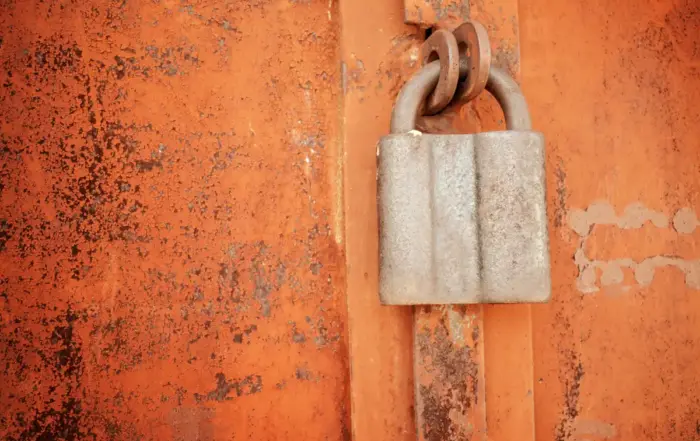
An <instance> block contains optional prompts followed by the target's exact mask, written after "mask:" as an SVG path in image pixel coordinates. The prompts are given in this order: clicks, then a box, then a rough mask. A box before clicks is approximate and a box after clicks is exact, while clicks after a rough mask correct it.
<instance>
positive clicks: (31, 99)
mask: <svg viewBox="0 0 700 441" xmlns="http://www.w3.org/2000/svg"><path fill="white" fill-rule="evenodd" d="M280 6H281V5H278V4H274V3H273V2H269V1H267V0H265V1H259V2H243V3H240V2H239V3H236V2H229V3H227V4H215V3H212V2H206V1H202V0H187V1H184V0H183V1H174V2H173V1H153V2H131V1H123V0H115V1H112V0H87V1H84V2H60V1H55V0H41V1H40V0H27V1H15V0H10V1H3V2H0V41H2V43H1V48H0V103H2V114H1V115H0V128H1V129H2V130H1V131H0V132H1V133H0V262H1V264H0V383H2V385H3V387H2V388H0V407H2V409H3V411H2V412H0V414H1V415H0V418H2V419H1V420H0V439H2V440H7V441H19V440H22V441H25V440H26V441H36V440H49V439H61V440H64V441H75V440H83V439H90V440H94V441H117V440H137V439H138V440H143V441H149V440H166V441H167V440H183V441H194V440H207V441H210V440H211V441H214V440H223V439H226V440H245V439H250V438H251V437H252V435H251V434H254V437H255V439H259V440H275V439H280V438H284V437H285V436H286V435H287V434H289V433H291V432H290V431H292V430H293V431H294V433H295V434H297V435H298V436H300V437H302V438H307V439H341V438H342V436H343V434H344V433H345V431H346V430H347V429H346V427H347V426H348V424H349V423H348V422H347V421H345V419H347V418H348V417H349V416H348V415H347V412H345V410H344V409H346V408H348V405H347V394H346V391H345V387H346V384H347V382H348V378H349V371H348V369H347V363H348V361H347V357H348V354H347V350H346V345H345V343H344V340H343V338H344V336H345V327H346V323H347V319H346V316H347V311H346V305H345V265H344V260H345V257H344V250H343V248H342V240H339V237H340V236H342V234H343V229H342V228H339V227H338V225H342V218H341V219H337V216H338V214H339V213H340V211H339V210H338V201H337V194H338V192H340V191H342V189H339V188H338V186H337V179H336V177H335V173H337V172H338V170H337V169H338V164H339V161H342V156H339V155H340V149H339V147H338V143H339V142H338V138H339V133H340V130H341V128H340V125H341V122H342V121H341V118H340V109H339V108H338V105H337V102H338V97H339V96H340V91H339V90H337V84H338V83H339V77H340V72H339V67H338V65H339V54H338V50H337V48H338V46H339V26H338V14H337V13H335V10H336V9H337V8H338V4H337V2H332V3H331V4H328V3H326V2H321V3H318V2H309V3H307V4H303V5H298V6H299V7H296V8H295V10H294V13H293V17H292V16H291V15H289V11H288V10H285V9H284V8H282V7H280ZM329 8H330V9H331V10H332V12H333V13H332V14H331V20H330V21H329V19H328V18H329ZM269 23H276V26H272V27H270V26H269ZM244 60H245V61H244ZM299 85H303V88H301V87H299ZM295 130H296V131H297V132H296V133H298V134H299V139H298V141H299V143H295V140H293V139H291V138H292V136H290V134H291V133H293V131H295ZM305 157H308V158H309V168H308V169H304V168H300V167H299V166H300V165H303V164H304V158H305ZM307 317H308V322H307V320H306V318H307ZM289 321H292V322H294V323H296V324H297V325H298V329H297V331H298V332H297V334H298V335H297V334H292V333H290V327H289V325H288V322H289ZM295 335H296V337H295ZM302 335H303V336H304V338H306V342H305V343H300V344H291V343H292V341H293V339H296V340H297V341H298V340H301V338H302V337H301V336H302ZM302 364H305V366H307V369H308V370H309V372H313V373H314V379H316V380H317V381H304V382H294V387H291V386H287V387H283V388H276V387H275V385H277V384H285V382H287V384H291V383H292V380H293V379H294V373H295V369H296V367H297V366H299V365H302ZM261 402H265V403H269V402H274V403H285V404H284V405H280V406H261V405H260V403H261ZM291 402H296V403H298V404H299V405H297V406H291V405H289V403H291ZM261 422H264V424H263V423H261Z"/></svg>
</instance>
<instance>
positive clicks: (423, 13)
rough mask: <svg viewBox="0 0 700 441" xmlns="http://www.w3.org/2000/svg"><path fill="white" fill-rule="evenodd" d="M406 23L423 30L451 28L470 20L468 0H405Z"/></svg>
mask: <svg viewBox="0 0 700 441" xmlns="http://www.w3.org/2000/svg"><path fill="white" fill-rule="evenodd" d="M403 5H404V21H405V22H406V23H409V24H414V25H418V26H420V27H423V28H428V27H431V26H436V25H438V26H440V27H444V28H450V27H454V26H456V25H458V24H459V23H462V22H464V21H465V20H467V19H468V18H469V1H468V0H404V1H403Z"/></svg>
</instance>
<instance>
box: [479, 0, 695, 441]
mask: <svg viewBox="0 0 700 441" xmlns="http://www.w3.org/2000/svg"><path fill="white" fill-rule="evenodd" d="M520 5H521V7H520V29H521V46H522V54H523V56H522V75H523V86H524V91H525V94H526V96H527V97H528V101H529V104H530V106H531V110H532V113H533V123H534V126H535V127H537V128H538V129H540V130H542V131H543V132H545V133H546V135H547V147H548V151H547V153H548V158H547V167H548V176H549V177H550V179H549V182H548V191H549V215H550V232H551V233H550V234H551V249H552V264H553V273H552V275H553V289H554V290H553V297H552V302H551V303H550V304H549V305H538V306H534V307H533V332H534V378H535V421H536V431H537V437H536V438H537V439H538V440H556V441H565V440H581V441H583V440H607V439H609V440H630V441H631V440H655V441H660V440H669V441H670V440H680V439H697V437H698V427H700V398H698V397H699V396H700V365H698V363H697V359H698V357H697V355H698V350H697V348H698V345H699V344H700V327H699V326H698V322H699V321H700V296H699V295H698V294H699V293H698V285H697V279H696V276H695V273H696V271H697V270H696V267H697V263H696V262H697V260H698V259H700V253H699V250H698V246H697V244H698V239H699V238H700V231H698V230H697V229H696V228H695V226H696V222H697V218H696V216H695V213H696V212H697V210H698V209H700V196H699V195H700V192H699V191H698V190H699V188H700V176H699V175H698V165H699V164H700V137H698V129H697V127H698V123H700V111H698V107H697V103H698V100H699V99H700V76H698V73H699V72H698V67H699V64H698V60H699V56H700V47H699V46H698V40H697V35H698V34H697V33H698V29H699V28H700V6H699V5H698V3H697V2H695V1H689V0H688V1H686V0H678V1H676V0H662V1H656V2H645V3H644V4H643V5H642V4H641V3H639V2H635V1H629V0H621V1H617V2H601V1H593V2H591V1H583V0H574V1H570V2H551V1H546V0H522V1H521V2H520ZM486 344H488V342H487V343H486ZM488 379H489V378H488V377H487V380H488Z"/></svg>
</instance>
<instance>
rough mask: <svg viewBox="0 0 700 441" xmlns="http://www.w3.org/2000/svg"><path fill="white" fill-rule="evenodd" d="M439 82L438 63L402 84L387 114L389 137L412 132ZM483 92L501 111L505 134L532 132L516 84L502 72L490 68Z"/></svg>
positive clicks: (526, 110)
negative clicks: (392, 134) (391, 110)
mask: <svg viewBox="0 0 700 441" xmlns="http://www.w3.org/2000/svg"><path fill="white" fill-rule="evenodd" d="M439 78H440V62H439V61H438V60H436V61H433V62H431V63H428V64H426V65H425V66H423V68H422V69H421V70H419V71H418V72H417V73H416V74H415V75H413V77H411V79H409V80H408V81H407V82H406V84H404V86H403V88H402V89H401V92H399V96H398V97H397V98H396V104H394V110H393V112H392V114H391V133H406V132H410V131H411V130H415V128H416V119H417V118H418V113H419V112H420V110H421V106H422V105H423V103H424V102H425V99H426V98H427V96H428V95H429V94H430V92H432V90H433V89H434V88H435V85H436V84H437V82H438V79H439ZM486 90H488V91H489V92H490V93H491V95H493V97H494V98H496V100H497V101H498V103H499V104H500V105H501V108H502V109H503V115H504V116H505V120H506V128H507V129H508V130H518V131H525V130H532V121H531V120H530V111H529V110H528V107H527V102H526V101H525V96H524V95H523V93H522V92H521V91H520V87H518V83H516V82H515V80H513V79H512V78H511V77H510V75H508V73H507V72H506V71H504V70H503V69H499V68H497V67H491V69H490V70H489V79H488V82H487V83H486Z"/></svg>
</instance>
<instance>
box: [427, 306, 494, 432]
mask: <svg viewBox="0 0 700 441" xmlns="http://www.w3.org/2000/svg"><path fill="white" fill-rule="evenodd" d="M480 309H481V308H480V307H478V306H469V307H464V306H444V307H437V306H435V307H420V308H417V309H416V312H415V314H416V317H415V319H414V320H415V325H414V326H415V327H416V331H415V342H414V357H415V359H414V360H415V361H414V363H415V373H416V374H415V375H416V380H415V381H416V392H415V394H416V396H415V400H416V415H417V418H418V436H419V439H420V440H425V441H442V440H480V439H486V412H485V403H484V378H483V375H484V373H483V352H482V348H481V346H482V342H483V337H482V335H481V331H480V329H479V324H480V318H481V311H480ZM436 318H438V320H436Z"/></svg>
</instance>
